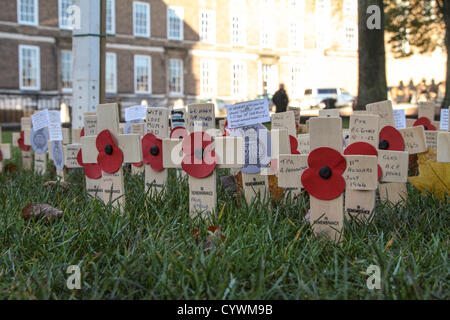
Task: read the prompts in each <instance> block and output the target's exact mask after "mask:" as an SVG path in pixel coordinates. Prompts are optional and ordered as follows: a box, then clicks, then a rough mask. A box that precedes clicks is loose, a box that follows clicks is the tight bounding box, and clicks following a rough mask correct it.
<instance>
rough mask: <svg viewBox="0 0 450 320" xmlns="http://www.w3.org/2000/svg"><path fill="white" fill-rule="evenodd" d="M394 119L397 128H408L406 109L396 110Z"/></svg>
mask: <svg viewBox="0 0 450 320" xmlns="http://www.w3.org/2000/svg"><path fill="white" fill-rule="evenodd" d="M394 120H395V128H396V129H405V128H406V115H405V109H398V110H394Z"/></svg>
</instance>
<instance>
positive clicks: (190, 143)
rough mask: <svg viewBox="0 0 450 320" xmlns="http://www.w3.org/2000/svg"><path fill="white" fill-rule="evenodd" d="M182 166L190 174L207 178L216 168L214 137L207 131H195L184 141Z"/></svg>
mask: <svg viewBox="0 0 450 320" xmlns="http://www.w3.org/2000/svg"><path fill="white" fill-rule="evenodd" d="M182 149H183V153H184V154H185V156H184V158H183V160H182V161H181V167H182V168H183V170H184V171H185V172H186V173H187V174H188V175H190V176H192V177H195V178H205V177H207V176H209V175H210V174H211V173H212V172H213V171H214V169H215V168H216V153H215V152H214V150H212V138H211V136H210V135H209V134H207V133H205V132H193V133H191V134H190V135H189V136H188V137H186V138H184V139H183V142H182Z"/></svg>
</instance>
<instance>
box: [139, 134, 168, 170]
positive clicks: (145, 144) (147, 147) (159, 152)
mask: <svg viewBox="0 0 450 320" xmlns="http://www.w3.org/2000/svg"><path fill="white" fill-rule="evenodd" d="M142 155H143V158H144V161H143V163H145V164H149V165H150V167H151V168H152V169H153V170H155V171H158V172H159V171H162V170H164V167H163V148H162V140H161V139H158V138H157V137H156V136H155V135H154V134H153V133H147V134H146V135H145V136H144V137H143V138H142Z"/></svg>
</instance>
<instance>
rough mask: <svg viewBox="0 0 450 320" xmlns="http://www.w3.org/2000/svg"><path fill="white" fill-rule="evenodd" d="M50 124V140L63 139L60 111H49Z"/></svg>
mask: <svg viewBox="0 0 450 320" xmlns="http://www.w3.org/2000/svg"><path fill="white" fill-rule="evenodd" d="M48 118H49V125H48V133H49V138H50V141H62V140H63V133H62V129H61V116H60V113H59V111H57V110H52V111H49V112H48Z"/></svg>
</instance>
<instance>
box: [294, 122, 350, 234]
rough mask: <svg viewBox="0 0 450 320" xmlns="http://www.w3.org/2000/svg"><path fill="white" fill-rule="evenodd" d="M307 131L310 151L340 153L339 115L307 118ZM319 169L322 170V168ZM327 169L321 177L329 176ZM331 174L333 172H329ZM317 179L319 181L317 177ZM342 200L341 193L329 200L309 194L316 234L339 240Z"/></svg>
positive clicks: (342, 217)
mask: <svg viewBox="0 0 450 320" xmlns="http://www.w3.org/2000/svg"><path fill="white" fill-rule="evenodd" d="M309 133H310V150H311V153H312V152H314V151H315V150H316V149H318V148H322V147H327V148H331V149H333V150H335V151H337V152H338V153H342V119H341V118H340V117H318V118H311V119H310V120H309ZM311 153H310V156H311ZM308 169H309V168H308ZM319 171H322V169H321V170H319ZM324 171H325V169H324ZM329 171H330V170H328V169H327V172H324V173H323V175H324V178H323V179H325V178H326V177H325V174H327V176H330V175H329V173H330V172H329ZM305 173H306V171H304V172H303V174H302V180H303V177H304V176H305ZM314 174H316V175H317V176H318V177H319V175H320V174H322V172H319V174H317V173H316V172H315V173H314ZM332 174H333V172H331V175H332ZM317 179H318V181H320V179H319V178H317ZM343 201H344V197H343V194H340V195H339V196H337V197H335V198H333V199H331V200H321V199H318V198H316V197H314V196H312V195H310V223H312V225H313V230H314V232H315V233H316V234H325V235H327V236H328V237H329V238H330V239H332V240H335V241H339V240H340V238H341V233H342V230H343V224H344V211H343V209H344V208H343V207H344V202H343Z"/></svg>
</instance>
